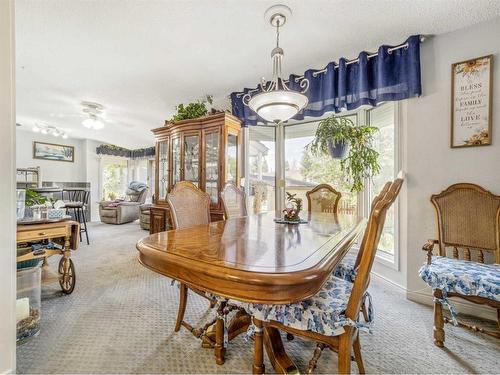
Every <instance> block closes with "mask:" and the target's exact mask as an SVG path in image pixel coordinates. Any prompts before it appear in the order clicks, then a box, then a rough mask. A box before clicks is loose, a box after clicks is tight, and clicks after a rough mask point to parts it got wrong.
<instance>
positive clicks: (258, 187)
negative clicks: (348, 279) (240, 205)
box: [246, 102, 399, 263]
mask: <svg viewBox="0 0 500 375" xmlns="http://www.w3.org/2000/svg"><path fill="white" fill-rule="evenodd" d="M397 108H398V107H397V104H395V103H393V102H388V103H384V104H381V105H379V106H377V107H375V108H372V109H369V110H359V111H358V112H356V113H348V114H346V115H345V117H348V118H349V119H350V120H351V121H353V123H354V124H356V125H357V124H369V125H372V126H376V127H377V128H378V129H379V131H378V132H377V133H376V135H375V143H374V146H375V149H376V150H377V151H378V152H379V154H380V156H379V163H380V166H381V171H380V173H379V174H378V175H377V176H375V177H374V178H373V179H372V180H371V181H366V182H365V190H364V191H363V192H362V193H359V194H356V193H352V192H351V191H350V186H349V184H348V182H347V179H346V178H345V176H344V175H343V173H342V172H341V169H340V160H339V159H333V158H331V157H330V156H329V155H325V156H315V155H313V154H312V153H311V151H310V150H309V149H308V147H307V146H308V145H309V144H310V143H311V141H312V140H313V139H314V135H315V133H316V129H317V127H318V123H319V121H320V120H318V121H310V122H302V123H296V124H286V125H284V128H283V132H280V131H278V129H277V128H276V127H275V126H250V127H249V130H248V136H249V143H248V146H247V151H246V155H247V158H248V171H247V172H246V178H247V181H248V184H249V186H248V190H247V191H248V201H249V203H248V207H249V212H251V213H259V212H266V211H273V210H275V209H279V207H284V205H285V202H284V201H283V202H281V200H284V197H282V196H281V194H280V192H279V190H280V189H278V191H277V189H276V186H277V185H278V186H284V190H285V192H288V193H292V194H297V196H298V197H300V198H302V200H303V210H304V211H305V212H307V210H308V202H307V198H306V192H307V191H309V190H311V189H313V188H314V187H315V186H316V185H318V184H322V183H326V184H329V185H331V186H332V187H333V188H334V189H335V190H338V191H339V192H340V193H341V194H342V198H341V199H340V202H339V206H338V211H339V213H344V214H354V215H356V214H357V215H364V216H366V217H367V216H368V214H369V210H370V206H371V201H372V200H373V198H374V197H375V195H376V194H378V193H379V191H380V190H381V189H382V187H383V185H384V184H385V183H386V182H387V181H391V180H393V179H394V178H395V176H396V174H397V172H398V170H399V160H398V155H399V149H398V144H399V140H398V129H397V126H396V119H397ZM280 150H282V151H280ZM278 152H282V153H283V155H282V156H280V155H281V154H280V155H277V153H278ZM277 171H278V172H280V173H277ZM277 176H284V181H282V182H280V181H279V183H277V182H276V180H277ZM280 178H281V177H280ZM277 197H278V198H277ZM397 213H398V205H397V202H396V204H395V205H393V206H392V207H391V208H390V210H389V211H388V214H387V218H386V223H385V226H384V231H383V233H382V237H381V239H380V243H379V249H378V250H379V253H378V254H379V255H380V256H381V257H382V258H383V259H384V260H387V261H390V262H392V263H396V261H397V242H398V217H397Z"/></svg>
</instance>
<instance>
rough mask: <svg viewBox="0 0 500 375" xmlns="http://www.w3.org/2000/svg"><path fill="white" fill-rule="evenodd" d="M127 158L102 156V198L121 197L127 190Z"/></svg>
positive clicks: (112, 198)
mask: <svg viewBox="0 0 500 375" xmlns="http://www.w3.org/2000/svg"><path fill="white" fill-rule="evenodd" d="M127 181H128V163H127V159H120V158H107V157H103V158H102V198H103V199H105V200H114V199H116V198H123V197H124V196H125V191H126V190H127Z"/></svg>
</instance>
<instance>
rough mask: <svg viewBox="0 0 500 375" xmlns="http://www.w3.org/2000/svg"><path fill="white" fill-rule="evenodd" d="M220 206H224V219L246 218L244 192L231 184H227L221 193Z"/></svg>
mask: <svg viewBox="0 0 500 375" xmlns="http://www.w3.org/2000/svg"><path fill="white" fill-rule="evenodd" d="M221 199H222V204H223V206H224V218H225V219H226V220H227V219H230V218H233V217H244V216H247V204H246V196H245V192H244V191H243V190H242V189H240V188H239V187H237V186H236V185H234V184H232V183H227V184H226V186H224V189H223V190H222V192H221Z"/></svg>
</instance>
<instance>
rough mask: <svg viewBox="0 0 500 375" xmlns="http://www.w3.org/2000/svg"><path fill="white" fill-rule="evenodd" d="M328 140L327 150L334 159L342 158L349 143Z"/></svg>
mask: <svg viewBox="0 0 500 375" xmlns="http://www.w3.org/2000/svg"><path fill="white" fill-rule="evenodd" d="M334 142H335V141H333V140H331V141H328V151H329V153H330V156H331V157H332V158H334V159H344V158H345V156H346V154H347V149H348V148H349V145H348V144H347V143H345V142H335V143H334Z"/></svg>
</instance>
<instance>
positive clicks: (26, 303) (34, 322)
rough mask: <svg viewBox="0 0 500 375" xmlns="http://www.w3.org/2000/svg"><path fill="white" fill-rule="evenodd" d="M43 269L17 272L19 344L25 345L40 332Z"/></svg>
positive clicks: (37, 268) (34, 268) (36, 268)
mask: <svg viewBox="0 0 500 375" xmlns="http://www.w3.org/2000/svg"><path fill="white" fill-rule="evenodd" d="M41 283H42V271H41V267H39V266H37V267H32V268H25V269H22V270H18V271H17V301H16V321H17V344H18V345H19V344H23V343H24V342H26V341H27V340H29V339H30V338H31V337H33V336H36V335H38V333H39V332H40V315H41V303H40V299H41Z"/></svg>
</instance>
